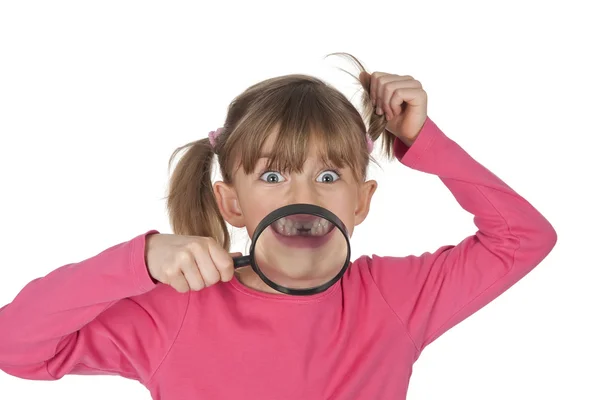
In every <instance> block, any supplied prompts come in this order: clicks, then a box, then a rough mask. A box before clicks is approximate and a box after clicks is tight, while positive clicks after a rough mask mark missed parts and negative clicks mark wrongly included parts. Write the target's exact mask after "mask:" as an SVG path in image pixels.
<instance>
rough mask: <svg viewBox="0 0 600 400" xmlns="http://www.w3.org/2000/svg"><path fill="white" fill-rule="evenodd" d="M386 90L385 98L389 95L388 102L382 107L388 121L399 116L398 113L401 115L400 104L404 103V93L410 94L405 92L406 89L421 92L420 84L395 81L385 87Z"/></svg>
mask: <svg viewBox="0 0 600 400" xmlns="http://www.w3.org/2000/svg"><path fill="white" fill-rule="evenodd" d="M386 88H388V90H389V92H391V95H390V93H389V92H388V90H386V95H385V96H386V98H387V96H388V95H389V100H387V102H386V104H385V105H384V109H385V113H386V116H387V117H388V120H389V119H391V118H394V117H396V116H398V115H400V113H402V104H403V103H404V102H405V100H406V99H405V98H404V96H405V93H410V92H406V90H407V89H417V90H422V89H421V84H420V83H419V82H418V81H396V82H391V83H390V84H389V85H387V86H386Z"/></svg>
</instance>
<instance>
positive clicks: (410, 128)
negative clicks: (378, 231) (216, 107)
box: [0, 58, 556, 400]
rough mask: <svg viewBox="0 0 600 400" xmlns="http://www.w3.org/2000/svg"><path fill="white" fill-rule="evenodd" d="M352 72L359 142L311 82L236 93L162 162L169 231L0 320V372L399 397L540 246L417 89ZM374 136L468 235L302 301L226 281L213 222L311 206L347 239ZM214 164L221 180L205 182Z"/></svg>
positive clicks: (538, 232) (23, 302)
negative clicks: (465, 225)
mask: <svg viewBox="0 0 600 400" xmlns="http://www.w3.org/2000/svg"><path fill="white" fill-rule="evenodd" d="M352 60H353V61H355V62H356V63H357V65H358V66H359V68H360V70H361V71H362V72H361V73H360V75H359V80H360V82H361V84H362V86H363V88H364V90H365V91H364V96H363V103H364V107H365V110H366V112H367V114H366V115H367V118H368V122H369V123H368V129H367V127H366V126H365V123H364V122H363V119H362V117H361V115H360V114H359V112H358V111H357V110H356V108H355V107H354V106H353V105H352V104H351V103H350V102H349V100H348V99H346V98H345V97H344V96H343V95H342V94H341V93H340V92H338V91H337V90H335V89H333V88H332V87H330V86H329V85H327V84H325V83H324V82H322V81H321V80H319V79H316V78H313V77H309V76H304V75H290V76H283V77H278V78H274V79H269V80H266V81H264V82H261V83H259V84H256V85H254V86H252V87H250V88H248V89H247V90H246V91H245V92H244V93H242V94H241V95H240V96H238V97H237V98H236V99H235V100H234V101H233V102H232V103H231V105H230V107H229V109H228V113H227V117H226V120H225V124H224V126H223V128H222V129H219V130H217V131H215V132H211V134H210V135H209V137H208V138H206V139H202V140H198V141H196V142H193V143H190V144H188V145H187V146H184V147H183V148H180V149H177V150H176V152H175V153H174V154H173V156H175V154H177V153H178V152H180V151H183V150H185V154H184V156H183V157H182V158H181V160H180V161H179V163H178V164H177V167H176V169H175V171H174V174H173V177H172V181H171V186H170V190H169V196H168V207H169V214H170V218H171V223H172V226H173V229H174V233H175V234H160V233H158V232H157V231H150V232H146V233H143V234H140V235H139V236H137V237H135V238H133V239H132V240H130V241H128V242H125V243H121V244H118V245H115V246H114V247H111V248H109V249H107V250H105V251H103V252H101V253H100V254H98V255H96V256H94V257H91V258H89V259H87V260H85V261H82V262H79V263H74V264H69V265H65V266H63V267H61V268H58V269H56V270H54V271H53V272H51V273H50V274H48V275H47V276H45V277H43V278H39V279H36V280H34V281H32V282H30V283H29V284H28V285H27V286H26V287H25V288H23V289H22V291H21V292H20V293H19V294H18V295H17V297H16V298H15V299H14V300H13V301H12V302H11V303H10V304H8V305H6V306H4V307H3V308H2V309H0V368H1V369H2V370H3V371H5V372H6V373H8V374H12V375H14V376H16V377H21V378H25V379H38V380H56V379H60V378H61V377H63V376H64V375H65V374H115V375H120V376H123V377H125V378H130V379H135V380H137V381H139V382H140V383H141V384H143V385H144V386H145V387H146V388H147V389H148V390H149V391H150V393H151V395H152V398H153V399H162V400H186V399H189V400H192V399H194V400H195V399H234V398H246V399H404V398H405V397H406V392H407V388H408V382H409V378H410V375H411V370H412V365H413V363H414V362H415V361H416V360H417V358H418V357H419V355H420V353H421V352H422V351H423V349H424V348H425V347H426V346H427V345H428V344H430V343H431V342H432V341H434V340H435V339H436V338H438V337H439V336H440V335H442V334H443V333H444V332H446V331H448V330H449V329H450V328H452V327H453V326H455V325H456V324H457V323H459V322H461V321H462V320H464V319H465V318H467V317H468V316H470V315H472V314H473V313H475V312H476V311H477V310H479V309H481V308H482V307H483V306H485V305H486V304H488V303H489V302H490V301H492V300H493V299H494V298H496V297H497V296H499V295H500V294H501V293H503V292H504V291H505V290H507V289H508V288H509V287H510V286H512V285H513V284H515V283H516V282H517V281H518V280H520V279H521V278H522V277H523V276H524V275H526V274H527V273H528V272H529V271H531V270H532V269H533V268H534V267H535V266H536V265H538V264H539V263H540V262H541V261H542V260H543V259H544V258H545V257H546V255H548V253H549V252H550V251H551V249H552V248H553V247H554V245H555V243H556V233H555V231H554V229H553V227H552V226H551V225H550V223H549V222H548V221H547V220H546V219H545V218H544V217H543V216H542V215H540V213H539V212H538V211H537V210H536V209H535V208H534V207H533V206H532V205H531V204H529V203H528V202H527V201H526V200H525V199H524V198H523V197H521V196H520V195H519V194H517V193H515V191H513V190H512V189H511V188H510V187H509V186H508V185H506V184H505V183H504V182H503V181H501V180H500V179H499V178H498V177H496V176H495V175H494V174H493V173H491V172H490V171H488V170H487V169H486V168H485V167H483V166H482V165H480V164H479V163H478V162H476V161H475V160H474V159H473V158H472V157H470V156H469V155H468V154H467V153H466V152H465V151H464V150H463V149H462V148H461V147H460V146H459V145H458V144H457V143H455V142H454V141H452V140H451V139H449V138H448V137H447V136H446V135H445V134H444V133H443V132H442V131H441V130H440V129H439V128H438V127H437V126H436V124H435V123H434V122H433V121H432V120H431V119H429V117H428V116H427V96H426V93H425V91H424V90H423V88H422V86H421V84H420V83H419V82H418V81H417V80H415V79H413V78H412V77H410V76H399V75H393V74H388V73H379V72H375V73H373V74H368V73H367V72H366V71H365V70H364V68H363V67H362V65H360V63H359V62H358V61H357V60H356V59H354V58H352ZM381 135H383V138H382V142H383V147H384V149H385V151H386V153H387V154H388V155H390V156H392V155H393V156H394V157H396V158H397V159H398V160H399V161H400V162H401V163H402V164H404V165H406V166H408V167H410V168H413V169H415V170H418V171H422V172H424V173H428V174H435V175H437V176H439V178H440V180H441V182H442V183H443V184H444V185H445V186H446V187H447V188H448V189H449V190H450V191H451V193H452V194H453V195H454V197H455V198H456V200H457V201H458V202H459V204H460V205H461V206H462V207H463V208H464V209H465V210H467V211H469V212H470V213H472V214H473V215H474V221H475V223H476V225H477V227H478V230H477V232H476V233H475V234H473V235H472V236H469V237H467V238H465V239H464V240H463V241H461V242H460V243H458V244H456V245H454V246H444V247H441V248H439V249H437V250H435V251H433V252H427V253H424V254H421V255H420V256H417V255H409V256H405V257H379V256H373V257H367V256H362V257H360V258H358V259H357V260H355V261H354V262H353V263H352V265H351V266H350V268H348V270H347V271H346V273H345V275H344V276H343V278H342V279H341V280H340V281H338V282H337V283H336V284H335V285H333V286H332V287H330V288H329V289H328V290H326V291H324V292H321V293H318V294H315V295H311V296H288V295H285V294H282V293H279V292H275V291H273V290H272V289H271V288H270V287H268V286H267V285H266V284H264V283H263V282H262V281H261V280H260V279H259V278H258V277H257V276H256V275H255V273H254V272H253V271H252V269H250V268H242V269H239V270H236V272H234V269H233V262H232V256H233V254H230V253H229V252H228V250H229V244H230V239H229V235H228V233H227V229H226V226H227V225H226V223H229V224H230V225H232V226H235V227H245V228H246V230H247V231H248V233H249V234H250V235H252V233H253V230H254V228H255V227H256V225H257V224H258V222H259V221H260V220H261V219H262V218H263V217H264V216H265V215H266V214H268V213H269V212H270V211H272V210H274V209H276V208H278V207H281V206H283V205H286V204H290V203H312V204H317V205H319V206H322V207H325V208H327V209H329V210H331V211H333V212H334V213H335V214H336V215H337V216H338V217H340V219H341V220H342V221H343V222H344V224H345V225H346V227H347V228H348V230H349V233H350V234H352V230H353V228H354V227H355V226H356V225H358V224H360V223H361V222H362V221H363V220H364V219H365V218H366V217H367V214H368V212H369V205H370V202H371V197H372V195H373V193H374V191H375V189H376V183H375V182H374V181H370V180H366V171H367V167H368V164H369V159H370V156H369V153H370V150H371V148H372V141H374V140H377V139H378V138H379V137H380V136H381ZM214 155H216V156H217V159H218V161H219V165H220V168H221V172H222V176H223V181H220V182H216V183H214V184H212V183H211V180H210V176H211V165H212V161H213V156H214ZM171 161H172V160H171ZM391 212H393V213H394V212H395V213H398V212H397V211H395V210H391ZM282 273H283V274H285V269H284V268H283V267H282Z"/></svg>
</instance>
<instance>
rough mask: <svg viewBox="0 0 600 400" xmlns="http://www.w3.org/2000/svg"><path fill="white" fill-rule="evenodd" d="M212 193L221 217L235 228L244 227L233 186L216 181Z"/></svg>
mask: <svg viewBox="0 0 600 400" xmlns="http://www.w3.org/2000/svg"><path fill="white" fill-rule="evenodd" d="M213 191H214V193H215V198H216V199H217V205H218V206H219V211H220V212H221V215H222V216H223V218H224V219H225V221H227V222H228V223H229V224H230V225H232V226H234V227H236V228H243V227H244V226H246V224H245V222H244V216H243V214H242V209H241V208H240V203H239V201H238V197H237V192H236V190H235V188H234V187H233V185H228V184H226V183H224V182H221V181H217V182H215V183H214V184H213Z"/></svg>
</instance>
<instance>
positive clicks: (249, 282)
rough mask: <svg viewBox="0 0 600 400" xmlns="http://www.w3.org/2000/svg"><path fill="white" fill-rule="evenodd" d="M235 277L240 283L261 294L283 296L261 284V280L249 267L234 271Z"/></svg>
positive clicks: (263, 283)
mask: <svg viewBox="0 0 600 400" xmlns="http://www.w3.org/2000/svg"><path fill="white" fill-rule="evenodd" d="M235 276H236V277H237V279H238V280H239V281H240V283H241V284H242V285H244V286H246V287H248V288H250V289H254V290H256V291H259V292H263V293H274V294H283V293H281V292H279V291H277V290H275V289H273V288H272V287H271V286H269V285H267V284H266V283H265V282H263V280H262V279H260V277H259V276H258V275H257V274H256V272H254V270H253V269H252V268H250V267H242V268H238V269H236V270H235Z"/></svg>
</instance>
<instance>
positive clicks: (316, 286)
mask: <svg viewBox="0 0 600 400" xmlns="http://www.w3.org/2000/svg"><path fill="white" fill-rule="evenodd" d="M249 253H250V254H249V255H247V256H241V257H234V259H233V262H234V268H236V269H237V268H240V267H245V266H248V265H250V266H251V267H252V269H253V270H254V272H256V274H257V275H258V276H259V277H260V278H261V279H262V280H263V281H264V282H265V283H266V284H267V285H269V286H270V287H272V288H273V289H275V290H277V291H279V292H282V293H286V294H292V295H300V296H301V295H311V294H316V293H320V292H323V291H325V290H327V289H328V288H329V287H331V286H332V285H333V284H334V283H336V282H337V281H338V280H339V279H340V278H341V277H342V275H344V272H345V271H346V269H347V268H348V266H349V265H350V239H349V237H348V231H347V229H346V226H345V225H344V223H343V222H342V221H341V220H340V219H339V218H338V217H337V216H336V215H335V214H334V213H332V212H331V211H329V210H327V209H325V208H323V207H319V206H317V205H314V204H301V203H300V204H290V205H287V206H284V207H281V208H278V209H276V210H275V211H273V212H271V213H270V214H268V215H267V216H266V217H265V218H263V220H262V221H261V222H260V223H259V224H258V226H257V227H256V230H255V231H254V233H253V235H252V243H251V245H250V252H249Z"/></svg>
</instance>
